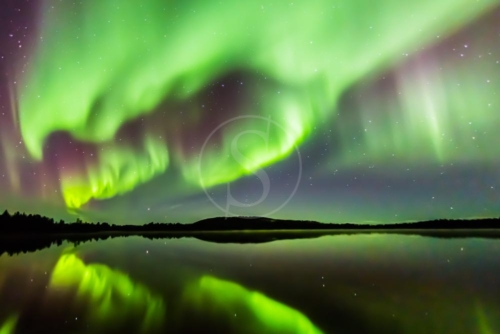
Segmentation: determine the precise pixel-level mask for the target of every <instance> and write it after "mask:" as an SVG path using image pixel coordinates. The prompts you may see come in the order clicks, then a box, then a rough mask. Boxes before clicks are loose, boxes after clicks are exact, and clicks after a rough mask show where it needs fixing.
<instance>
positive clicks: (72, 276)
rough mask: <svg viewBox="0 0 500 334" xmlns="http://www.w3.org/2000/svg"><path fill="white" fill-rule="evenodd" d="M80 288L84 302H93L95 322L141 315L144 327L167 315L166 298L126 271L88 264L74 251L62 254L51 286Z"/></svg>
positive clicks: (91, 307) (78, 289)
mask: <svg viewBox="0 0 500 334" xmlns="http://www.w3.org/2000/svg"><path fill="white" fill-rule="evenodd" d="M73 287H77V296H78V298H79V300H80V301H88V303H90V308H89V312H90V317H91V319H92V320H93V321H96V322H98V323H101V324H103V323H104V322H106V323H107V322H111V321H119V320H122V321H123V319H126V317H130V316H137V315H141V316H142V318H143V320H142V322H141V329H142V330H144V331H146V330H148V329H151V328H153V327H156V326H158V325H161V323H162V321H163V318H164V315H165V305H164V303H163V300H162V299H161V298H159V297H157V296H154V295H153V294H152V293H151V292H150V291H149V290H148V289H147V288H146V287H145V286H142V285H140V284H137V283H134V282H133V281H132V280H131V279H130V278H129V277H128V276H127V275H126V274H124V273H121V272H119V271H116V270H111V269H109V268H108V267H107V266H104V265H100V264H89V265H86V264H85V263H83V261H82V260H80V259H79V258H78V257H77V256H76V255H74V254H65V255H62V256H61V258H60V259H59V261H58V262H57V264H56V266H55V268H54V271H53V272H52V277H51V280H50V288H51V289H61V288H73Z"/></svg>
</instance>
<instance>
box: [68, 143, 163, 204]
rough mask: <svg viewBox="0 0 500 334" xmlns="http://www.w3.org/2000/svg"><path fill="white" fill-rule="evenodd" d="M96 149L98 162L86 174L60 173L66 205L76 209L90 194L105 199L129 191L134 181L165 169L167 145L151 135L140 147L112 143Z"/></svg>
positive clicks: (145, 180) (139, 181) (87, 199)
mask: <svg viewBox="0 0 500 334" xmlns="http://www.w3.org/2000/svg"><path fill="white" fill-rule="evenodd" d="M99 153H100V155H99V157H100V161H99V164H98V165H96V166H94V165H90V167H89V168H88V170H87V175H86V177H85V176H80V175H68V176H67V177H64V176H63V178H62V180H61V182H62V188H63V190H64V192H63V196H64V201H65V203H66V206H67V207H68V208H72V209H78V208H80V207H81V206H82V205H83V204H85V203H87V202H88V201H89V200H91V199H92V198H95V199H108V198H112V197H114V196H116V195H117V194H123V193H125V192H128V191H131V190H132V189H134V188H135V186H136V185H137V184H141V183H145V182H147V181H149V180H151V179H152V178H153V177H154V176H155V175H157V174H158V173H162V172H164V171H165V170H166V168H167V166H168V161H169V157H168V150H167V147H166V145H165V144H164V143H163V142H161V141H158V140H156V139H154V138H152V137H151V138H150V137H147V138H146V140H145V142H144V145H143V149H142V150H134V149H132V148H130V147H126V146H119V145H116V144H113V143H111V144H108V145H106V146H105V147H104V148H103V149H102V150H101V151H100V152H99Z"/></svg>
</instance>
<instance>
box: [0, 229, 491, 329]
mask: <svg viewBox="0 0 500 334" xmlns="http://www.w3.org/2000/svg"><path fill="white" fill-rule="evenodd" d="M499 274H500V240H495V239H481V238H461V239H442V238H431V237H422V236H411V235H384V234H358V235H336V236H323V237H320V238H315V239H303V240H284V241H275V242H269V243H261V244H218V243H213V242H206V241H201V240H198V239H194V238H182V239H159V240H148V239H145V238H141V237H129V238H117V239H109V240H106V241H98V242H89V243H85V244H81V245H79V246H76V247H75V246H73V245H70V244H66V245H64V244H63V245H61V246H59V247H52V248H50V249H45V250H41V251H38V252H36V253H28V254H21V255H14V256H8V255H6V254H4V255H2V256H1V257H0V333H1V334H7V333H193V334H195V333H311V334H312V333H500V276H499Z"/></svg>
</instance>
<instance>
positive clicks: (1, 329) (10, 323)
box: [0, 316, 18, 334]
mask: <svg viewBox="0 0 500 334" xmlns="http://www.w3.org/2000/svg"><path fill="white" fill-rule="evenodd" d="M17 318H18V317H17V316H10V317H9V318H8V319H7V320H6V321H5V322H4V323H3V325H2V326H0V334H12V333H14V330H15V328H16V324H17Z"/></svg>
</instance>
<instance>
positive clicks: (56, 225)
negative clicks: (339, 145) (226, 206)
mask: <svg viewBox="0 0 500 334" xmlns="http://www.w3.org/2000/svg"><path fill="white" fill-rule="evenodd" d="M497 228H500V218H491V219H476V220H448V219H440V220H432V221H424V222H415V223H397V224H379V225H366V224H352V223H346V224H336V223H319V222H316V221H303V220H281V219H270V218H263V217H230V218H224V217H217V218H209V219H204V220H200V221H198V222H195V223H192V224H179V223H149V224H145V225H113V224H108V223H100V222H99V223H84V222H82V221H81V220H80V219H77V220H76V222H73V223H65V222H64V221H62V220H60V221H58V222H56V221H54V219H52V218H47V217H42V216H40V215H31V214H29V215H27V214H23V213H19V212H16V213H15V214H13V215H10V214H9V213H8V212H7V211H5V212H4V213H3V214H2V215H1V216H0V235H37V236H39V235H41V234H58V233H63V234H68V233H69V234H73V233H77V234H81V233H102V232H124V233H137V232H139V233H143V232H203V231H244V230H264V231H266V230H267V231H269V230H273V231H276V230H390V229H450V230H456V229H497Z"/></svg>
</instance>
